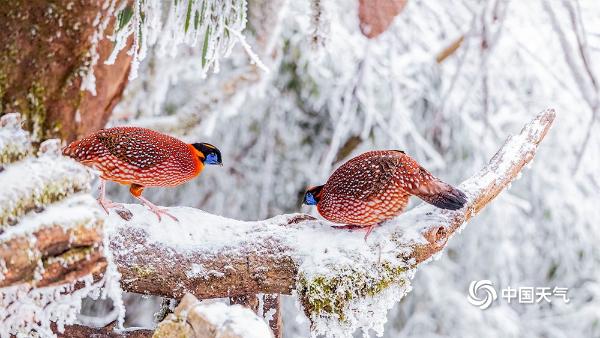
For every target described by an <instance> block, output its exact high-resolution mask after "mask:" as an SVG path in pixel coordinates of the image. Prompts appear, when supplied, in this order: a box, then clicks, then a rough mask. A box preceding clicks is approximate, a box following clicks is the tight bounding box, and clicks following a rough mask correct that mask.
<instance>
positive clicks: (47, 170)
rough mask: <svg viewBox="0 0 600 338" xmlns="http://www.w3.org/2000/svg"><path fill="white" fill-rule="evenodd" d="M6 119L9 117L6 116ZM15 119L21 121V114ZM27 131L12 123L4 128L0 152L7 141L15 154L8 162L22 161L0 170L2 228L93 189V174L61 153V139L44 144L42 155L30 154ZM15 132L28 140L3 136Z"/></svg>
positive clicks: (14, 133)
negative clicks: (33, 212)
mask: <svg viewBox="0 0 600 338" xmlns="http://www.w3.org/2000/svg"><path fill="white" fill-rule="evenodd" d="M2 120H7V119H6V116H5V117H3V119H2ZM15 121H18V116H16V117H15ZM15 123H17V122H15ZM23 133H25V132H24V131H23V130H22V129H20V128H14V126H10V125H6V126H4V127H2V128H1V129H0V152H2V150H3V147H2V144H5V145H7V147H5V148H7V149H8V150H9V153H10V154H11V155H10V156H7V157H9V158H8V160H7V162H13V161H15V160H17V159H18V160H19V161H16V162H13V163H11V164H10V165H7V166H6V167H3V170H2V172H0V186H1V187H2V191H1V192H0V231H5V230H6V229H7V228H8V227H9V226H11V225H15V224H16V223H17V222H18V221H19V218H21V217H22V216H23V215H25V214H26V213H28V212H30V211H32V210H37V211H40V210H43V209H44V208H46V207H47V206H48V205H50V204H52V203H55V202H58V201H60V200H62V199H64V198H66V197H68V196H71V195H73V194H75V193H79V192H87V191H89V189H90V182H91V179H92V176H91V174H90V173H89V172H88V170H87V169H86V168H85V167H83V166H81V165H80V164H78V163H76V162H75V161H73V160H71V159H69V158H66V157H62V156H60V155H59V154H58V149H59V147H60V144H59V143H58V141H57V140H48V141H45V142H44V143H42V144H41V145H40V151H39V156H38V157H33V156H27V155H29V154H31V149H32V147H31V143H30V141H29V139H28V138H27V137H25V136H22V134H23ZM11 135H14V140H17V139H19V138H24V139H25V141H23V140H19V141H14V142H13V141H10V140H4V139H3V138H2V136H5V138H10V136H11ZM23 142H25V144H28V145H29V146H26V145H24V144H22V143H23ZM17 144H18V146H17ZM12 149H17V150H18V151H13V150H12ZM0 154H2V153H0ZM26 156H27V157H26ZM23 175H27V179H25V180H24V179H23Z"/></svg>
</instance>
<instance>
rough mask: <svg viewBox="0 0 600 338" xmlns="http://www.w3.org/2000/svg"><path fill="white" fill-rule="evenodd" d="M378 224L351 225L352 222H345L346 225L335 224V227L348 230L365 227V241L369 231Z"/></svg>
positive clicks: (363, 228)
mask: <svg viewBox="0 0 600 338" xmlns="http://www.w3.org/2000/svg"><path fill="white" fill-rule="evenodd" d="M377 225H378V224H372V225H367V226H361V225H353V224H346V225H341V226H336V227H335V228H336V229H347V230H350V231H356V230H365V229H367V233H366V234H365V242H366V241H367V238H369V235H370V234H371V232H372V231H373V229H374V228H375V227H376V226H377Z"/></svg>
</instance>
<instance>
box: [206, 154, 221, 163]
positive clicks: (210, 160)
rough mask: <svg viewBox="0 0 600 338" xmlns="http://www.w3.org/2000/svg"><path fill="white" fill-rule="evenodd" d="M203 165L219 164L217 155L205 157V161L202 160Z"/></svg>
mask: <svg viewBox="0 0 600 338" xmlns="http://www.w3.org/2000/svg"><path fill="white" fill-rule="evenodd" d="M204 163H206V164H219V158H218V156H217V154H215V153H210V154H208V155H206V159H205V160H204Z"/></svg>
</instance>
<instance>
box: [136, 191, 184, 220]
mask: <svg viewBox="0 0 600 338" xmlns="http://www.w3.org/2000/svg"><path fill="white" fill-rule="evenodd" d="M134 197H135V198H137V199H138V200H139V201H140V202H142V204H143V205H145V206H146V207H148V209H150V211H152V212H153V213H154V214H156V216H157V217H158V221H159V222H160V221H161V217H160V215H166V216H169V217H171V218H172V219H173V220H174V221H176V222H179V220H178V219H177V217H175V216H173V215H171V214H170V213H169V212H168V211H167V209H163V208H160V207H158V206H156V205H154V204H153V203H152V202H150V201H148V200H147V199H146V198H145V197H144V196H142V195H139V196H135V195H134Z"/></svg>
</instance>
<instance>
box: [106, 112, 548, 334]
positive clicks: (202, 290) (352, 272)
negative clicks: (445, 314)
mask: <svg viewBox="0 0 600 338" xmlns="http://www.w3.org/2000/svg"><path fill="white" fill-rule="evenodd" d="M554 117H555V112H554V111H553V110H546V111H544V112H542V113H541V114H539V115H538V116H537V117H536V118H535V119H534V120H533V121H531V122H529V123H528V124H526V125H525V127H524V128H523V129H522V131H521V133H520V134H518V135H516V136H512V137H510V138H509V139H508V140H507V141H506V143H505V144H504V145H503V146H502V147H501V148H500V150H499V151H498V152H497V153H496V155H494V157H493V158H492V159H491V160H490V162H489V164H488V165H487V166H486V167H484V168H483V169H482V170H480V171H479V172H478V173H475V174H474V175H473V176H471V178H469V179H467V180H465V181H464V182H463V183H462V184H461V185H460V188H461V189H462V190H463V191H464V192H465V193H466V194H467V196H468V202H467V205H466V206H465V207H464V208H462V209H461V210H457V211H449V210H442V209H437V208H435V207H433V206H430V205H424V204H423V205H420V206H418V207H416V208H414V209H412V210H410V211H408V212H406V213H404V214H402V215H400V216H399V217H397V218H396V219H394V220H392V221H389V222H387V223H385V224H383V225H382V226H380V227H379V228H377V229H375V230H374V232H373V234H372V235H371V237H370V238H369V240H368V242H365V241H364V239H363V236H364V234H363V233H361V232H350V231H346V230H339V229H334V228H333V224H331V223H328V222H326V221H322V220H316V219H314V218H313V217H311V216H308V215H304V214H291V215H280V216H276V217H274V218H271V219H268V220H265V221H254V222H245V221H238V220H233V219H227V218H223V217H220V216H216V215H211V214H208V213H206V212H204V211H201V210H197V209H192V208H185V207H176V208H171V211H170V212H171V213H173V214H174V215H175V216H176V217H177V218H179V220H180V222H179V223H177V222H174V221H171V220H163V222H161V223H159V222H157V220H156V217H155V215H153V214H152V213H150V212H148V211H147V210H146V209H144V208H143V207H141V206H139V205H128V206H127V207H128V208H129V209H130V210H131V211H132V212H133V215H134V216H133V218H132V219H131V220H130V221H124V220H123V219H121V218H120V217H119V216H118V215H116V214H115V213H111V215H110V216H109V218H108V220H107V228H108V229H109V230H108V232H109V236H110V238H109V241H110V249H111V251H112V253H113V256H114V261H115V263H116V264H117V266H118V269H119V272H120V273H121V274H122V279H121V285H122V287H123V288H124V289H125V290H127V291H132V292H138V293H146V294H154V295H161V296H167V297H171V298H181V297H182V296H183V295H184V294H185V293H188V292H190V293H192V294H194V295H195V296H197V297H199V298H216V297H230V296H237V295H246V294H256V293H281V294H289V293H291V292H292V291H293V290H295V292H296V293H297V295H298V296H299V298H300V301H301V303H302V305H303V307H304V310H305V312H306V314H307V315H308V316H309V318H310V319H311V322H312V330H313V333H315V334H324V335H326V336H347V335H348V334H349V333H352V332H354V331H355V330H356V329H358V328H361V329H363V330H368V329H374V330H375V331H376V332H382V331H383V325H384V323H385V321H386V314H387V310H388V309H390V308H391V307H392V306H393V305H394V304H395V303H397V302H398V301H399V300H400V299H401V298H402V297H403V296H404V295H405V294H406V293H408V292H409V291H410V290H411V286H410V280H411V279H412V277H413V275H414V273H415V271H416V268H417V266H418V265H419V264H421V263H424V262H427V261H429V260H430V259H431V258H432V257H435V255H436V253H438V252H440V251H441V250H442V249H443V248H444V247H445V245H446V243H447V241H448V240H449V239H450V238H451V237H452V236H453V235H454V234H455V232H456V231H457V230H460V229H461V227H462V226H463V225H464V224H465V222H466V221H467V220H469V219H470V218H471V217H473V216H474V215H476V214H477V213H478V212H480V211H481V210H482V209H483V208H484V207H485V206H486V205H488V203H489V202H491V201H492V200H493V199H494V198H495V197H496V196H497V195H498V194H499V193H500V192H501V191H502V190H504V189H505V188H507V187H509V186H510V183H511V182H512V181H513V180H515V179H516V178H518V177H519V175H520V172H521V171H522V169H523V167H524V166H525V165H527V164H528V163H529V162H530V161H531V160H532V158H533V156H534V155H535V152H536V150H537V147H538V145H539V143H540V142H541V141H542V139H543V138H544V136H545V135H546V133H547V132H548V130H549V128H550V126H551V125H552V122H553V120H554ZM257 198H259V197H257Z"/></svg>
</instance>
